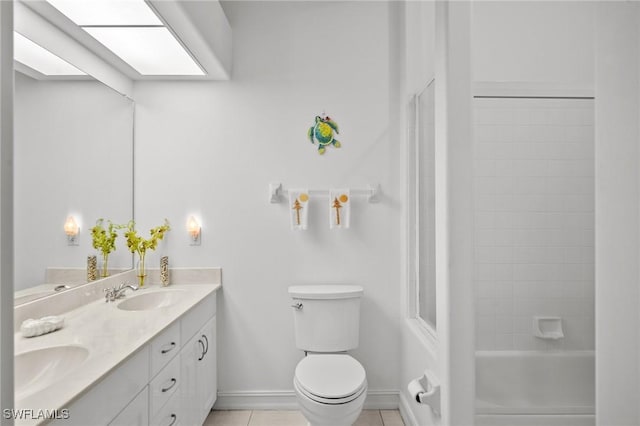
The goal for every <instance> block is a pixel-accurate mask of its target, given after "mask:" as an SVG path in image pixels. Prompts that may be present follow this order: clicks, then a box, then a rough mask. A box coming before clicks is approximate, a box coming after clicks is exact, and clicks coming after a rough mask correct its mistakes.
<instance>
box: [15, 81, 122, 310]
mask: <svg viewBox="0 0 640 426" xmlns="http://www.w3.org/2000/svg"><path fill="white" fill-rule="evenodd" d="M14 111H15V112H14V113H15V118H14V129H15V139H14V141H15V142H14V152H15V154H14V165H15V171H14V193H15V194H14V200H15V202H14V213H15V225H14V239H15V284H14V288H15V304H16V305H18V304H22V303H26V302H29V301H31V300H34V299H37V298H40V297H45V296H47V295H50V294H57V292H59V291H64V290H65V289H68V288H71V287H74V286H77V285H81V284H84V283H86V282H87V274H86V263H87V256H89V255H98V262H100V255H99V254H98V253H97V251H96V250H95V249H94V248H93V247H92V238H91V231H90V230H91V228H92V227H93V226H94V225H95V223H96V220H97V219H99V218H104V219H109V220H112V221H113V222H116V223H126V222H127V221H128V220H130V219H132V217H133V114H134V105H133V102H132V101H131V100H130V99H128V98H126V97H124V96H122V95H120V94H118V93H117V92H115V91H114V90H112V89H110V88H109V87H107V86H105V85H103V84H102V83H101V82H99V81H97V80H94V79H92V78H89V77H87V78H85V79H83V80H47V79H44V80H41V79H36V78H32V77H30V76H28V75H26V74H24V73H22V72H16V74H15V106H14ZM69 216H73V217H74V218H75V220H76V222H77V223H78V225H79V227H80V233H79V235H78V237H77V245H70V244H69V242H68V238H67V235H66V234H65V230H64V225H65V221H66V219H67V218H68V217H69ZM120 238H121V237H120ZM109 266H110V269H111V270H112V271H114V272H115V271H118V270H122V269H130V268H131V267H132V256H131V254H130V253H129V252H128V251H127V250H126V247H124V245H123V244H122V240H121V239H120V240H119V241H117V245H116V251H115V252H113V253H112V254H111V255H110V257H109Z"/></svg>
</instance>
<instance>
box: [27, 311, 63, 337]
mask: <svg viewBox="0 0 640 426" xmlns="http://www.w3.org/2000/svg"><path fill="white" fill-rule="evenodd" d="M63 325H64V318H63V317H58V316H54V315H52V316H48V317H42V318H40V319H37V320H35V319H31V318H29V319H27V320H24V321H23V322H22V325H20V331H21V332H22V335H23V336H24V337H35V336H40V335H41V334H47V333H51V332H52V331H56V330H57V329H59V328H62V326H63Z"/></svg>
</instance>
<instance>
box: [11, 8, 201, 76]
mask: <svg viewBox="0 0 640 426" xmlns="http://www.w3.org/2000/svg"><path fill="white" fill-rule="evenodd" d="M0 1H1V0H0ZM47 1H48V2H49V3H50V4H51V5H52V6H54V7H55V8H56V9H58V10H59V11H60V12H62V13H63V14H65V15H66V16H67V17H68V18H69V19H71V20H72V21H73V22H75V23H76V24H77V25H79V26H80V27H81V28H82V29H84V30H85V31H86V32H87V33H89V34H90V35H91V36H93V38H95V39H96V40H98V41H99V42H100V43H102V44H103V45H104V46H105V47H106V48H108V49H109V50H111V51H112V52H113V53H115V54H116V55H117V56H119V57H120V58H121V59H122V60H124V61H125V62H126V63H128V64H129V65H130V66H131V67H132V68H133V69H135V70H136V71H137V72H138V73H140V74H142V75H154V76H169V75H194V76H195V75H205V72H204V70H203V69H202V68H200V66H199V65H198V64H197V63H196V61H195V60H194V59H193V58H192V57H191V56H190V54H189V53H188V52H187V51H186V50H185V48H184V47H183V46H182V44H180V42H178V40H177V39H176V38H175V37H174V35H173V34H172V33H171V32H170V31H169V30H168V28H167V27H165V26H164V24H163V22H162V21H161V20H160V19H159V18H158V16H156V14H155V13H154V11H153V10H152V9H151V8H150V7H149V5H148V4H147V3H145V1H144V0H47Z"/></svg>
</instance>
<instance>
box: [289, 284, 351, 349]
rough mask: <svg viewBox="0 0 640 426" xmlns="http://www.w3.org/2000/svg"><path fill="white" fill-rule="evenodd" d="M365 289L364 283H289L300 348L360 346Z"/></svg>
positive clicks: (297, 344) (349, 347)
mask: <svg viewBox="0 0 640 426" xmlns="http://www.w3.org/2000/svg"><path fill="white" fill-rule="evenodd" d="M362 293H363V289H362V287H361V286H357V285H337V284H321V285H295V286H291V287H289V295H290V296H291V298H292V299H293V303H292V304H291V305H292V306H293V308H292V310H293V322H294V327H295V335H296V346H297V348H298V349H301V350H303V351H308V352H342V351H348V350H351V349H355V348H357V347H358V337H359V334H360V297H361V296H362Z"/></svg>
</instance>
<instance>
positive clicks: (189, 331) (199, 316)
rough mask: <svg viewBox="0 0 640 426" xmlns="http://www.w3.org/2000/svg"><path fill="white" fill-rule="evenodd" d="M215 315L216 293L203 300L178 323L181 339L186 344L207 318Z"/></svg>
mask: <svg viewBox="0 0 640 426" xmlns="http://www.w3.org/2000/svg"><path fill="white" fill-rule="evenodd" d="M215 314H216V293H212V294H210V295H208V296H207V297H206V298H204V299H203V300H202V301H201V302H200V303H198V304H197V305H196V306H194V307H193V309H191V310H190V311H189V312H187V313H186V314H185V315H184V316H183V317H182V320H181V321H180V323H181V328H182V330H181V332H182V339H183V340H184V341H185V342H187V341H189V339H191V337H193V335H194V334H196V333H197V332H198V330H200V328H201V327H202V325H203V324H204V323H206V322H207V321H208V320H209V318H211V317H213V316H214V315H215Z"/></svg>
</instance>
